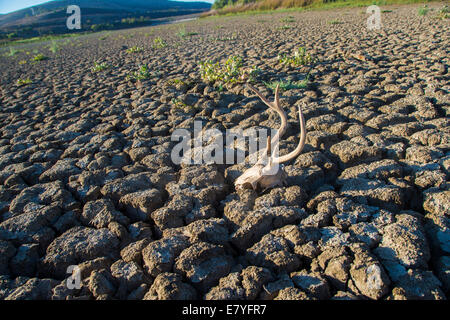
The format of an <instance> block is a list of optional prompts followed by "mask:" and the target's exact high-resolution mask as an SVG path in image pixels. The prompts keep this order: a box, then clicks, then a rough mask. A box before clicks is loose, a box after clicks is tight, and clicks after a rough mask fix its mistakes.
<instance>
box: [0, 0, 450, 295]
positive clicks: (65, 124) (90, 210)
mask: <svg viewBox="0 0 450 320" xmlns="http://www.w3.org/2000/svg"><path fill="white" fill-rule="evenodd" d="M439 6H441V5H440V4H432V5H430V7H432V8H437V7H439ZM417 8H418V7H417V6H393V7H389V8H387V9H390V10H392V11H391V12H384V13H383V14H382V23H383V29H382V30H381V31H377V32H368V31H367V30H366V29H365V21H366V19H367V15H366V14H365V9H364V8H357V9H343V10H336V11H317V12H306V13H275V14H269V15H253V16H241V17H226V18H218V19H206V20H199V21H194V22H189V23H186V29H187V30H188V31H190V32H196V33H197V35H193V36H191V37H190V38H188V39H185V40H182V39H180V38H179V37H178V36H177V35H176V32H177V30H178V28H179V26H177V25H170V26H160V27H151V28H142V29H133V30H126V31H115V32H109V33H106V34H105V33H102V34H94V35H88V36H82V37H79V38H73V39H69V40H62V41H59V42H58V43H59V44H61V50H60V51H58V52H57V54H52V53H50V52H49V51H48V49H46V48H45V47H44V46H46V45H48V44H45V43H44V44H30V45H29V46H27V47H26V48H25V49H23V51H22V52H19V53H17V55H16V56H14V57H5V56H3V55H2V57H1V58H0V73H1V89H0V90H1V91H0V107H1V111H0V119H1V120H0V121H1V128H0V133H1V139H0V170H1V171H0V183H1V186H0V274H1V276H0V298H1V299H111V298H112V299H445V298H446V297H448V296H449V292H450V291H449V290H450V271H449V269H450V229H449V228H450V222H449V214H450V208H449V202H450V201H449V197H450V191H449V190H448V186H449V184H448V178H449V166H450V157H449V143H450V131H449V118H448V116H449V111H450V109H449V95H448V90H449V81H448V80H449V77H448V64H449V56H450V54H449V48H450V46H449V36H448V27H449V22H448V20H437V19H434V18H433V14H432V13H431V14H429V15H427V16H424V17H420V16H418V14H417ZM286 16H292V17H293V18H294V20H295V22H291V23H289V25H290V26H291V28H289V29H286V28H284V29H283V28H280V27H282V26H283V25H285V24H286V23H285V22H282V21H280V19H282V18H285V17H286ZM336 19H338V20H339V21H341V22H342V23H340V24H331V23H329V22H330V21H332V20H336ZM157 36H161V37H162V38H163V39H164V40H165V41H166V42H167V44H168V46H167V47H165V48H161V49H153V48H152V41H153V39H154V38H155V37H157ZM217 38H220V40H218V39H217ZM134 45H137V46H142V47H143V48H144V50H143V51H142V52H138V53H135V54H129V53H127V52H126V48H129V47H131V46H134ZM300 45H302V46H305V47H306V48H307V50H308V51H309V52H311V53H313V54H314V55H315V56H317V57H318V58H319V60H320V63H319V64H318V65H316V66H315V67H314V69H313V71H312V72H311V79H310V80H311V84H310V85H309V87H308V88H306V89H292V90H287V91H284V92H282V96H281V101H282V104H283V106H284V108H285V109H286V111H287V112H288V117H289V122H290V127H289V129H288V131H287V133H286V135H285V137H284V138H283V139H282V143H281V153H286V152H288V151H290V150H292V149H293V148H294V147H295V145H296V144H297V142H298V137H299V132H298V131H299V129H298V115H297V112H296V110H297V105H298V104H300V103H306V107H305V108H304V114H305V117H306V121H307V122H306V123H307V130H308V137H307V144H306V146H305V149H304V151H303V153H302V154H301V155H300V156H299V157H298V158H297V159H296V160H293V161H291V162H289V163H287V165H286V167H285V169H286V171H287V172H288V174H289V179H288V186H287V187H284V188H275V189H273V190H270V191H268V192H266V193H263V194H257V193H255V192H254V191H243V192H239V193H236V192H235V190H234V187H233V179H234V177H236V176H237V175H238V174H239V173H240V172H242V170H243V168H242V166H239V165H235V166H231V165H228V166H226V165H197V166H183V167H179V166H176V165H173V164H172V162H171V160H170V152H171V150H172V147H173V146H174V144H175V143H176V142H171V138H170V134H171V132H173V130H174V129H176V128H189V129H190V130H192V125H193V121H194V120H201V121H203V125H204V128H217V129H219V130H221V131H224V130H225V129H226V128H233V127H241V128H248V127H252V126H261V127H275V128H276V127H277V126H278V123H279V119H278V118H277V116H276V114H274V113H273V112H272V111H268V110H267V108H266V107H265V106H264V105H263V104H262V103H261V102H260V101H259V99H258V98H257V97H255V96H254V94H252V93H251V92H250V91H249V90H248V89H247V88H245V86H244V85H243V84H236V85H234V86H232V87H230V88H229V89H227V90H225V91H223V92H221V93H220V92H217V91H215V90H214V89H213V87H212V86H209V85H206V84H204V83H203V82H202V81H201V79H200V75H199V71H198V68H197V62H198V61H201V60H204V59H206V58H208V59H214V60H216V59H221V58H225V57H228V56H229V55H232V54H236V55H240V56H241V57H242V58H243V60H244V63H245V64H246V65H247V66H257V67H259V68H260V69H261V70H262V75H261V76H262V77H263V78H262V79H260V80H259V83H258V87H259V88H262V87H263V86H262V85H261V83H262V82H261V81H262V80H266V81H272V80H276V79H280V78H285V79H293V80H296V79H301V78H302V77H303V76H304V73H303V72H302V70H299V69H295V68H286V67H282V66H280V65H279V64H278V61H277V55H278V54H279V53H288V54H289V53H292V51H293V50H294V49H295V48H297V47H298V46H300ZM27 50H28V51H29V52H33V50H37V51H39V52H42V53H44V54H45V55H47V56H49V59H48V60H44V61H40V62H38V63H35V64H31V63H27V64H22V65H20V64H19V63H18V62H19V61H20V60H22V59H30V57H31V55H27V53H26V51H27ZM355 53H356V54H359V55H362V56H363V57H365V58H364V59H359V58H355V56H353V55H352V54H355ZM94 61H98V62H106V63H108V64H109V65H111V66H112V67H111V68H110V69H108V70H105V71H102V72H98V73H93V72H91V70H90V69H91V68H92V66H93V62H94ZM143 63H148V64H149V66H150V70H151V72H152V77H151V78H150V79H149V80H145V81H142V82H141V83H140V84H136V83H133V82H131V81H128V80H127V79H126V75H127V74H129V73H130V72H131V71H135V70H137V69H138V68H139V66H140V65H141V64H143ZM24 77H30V79H31V80H32V81H33V83H32V84H30V85H26V86H20V87H19V86H17V85H16V81H17V79H19V78H24ZM173 78H178V79H182V80H183V81H185V82H188V83H189V84H188V85H178V86H171V85H169V84H167V80H168V79H173ZM264 94H266V95H271V92H270V91H269V90H267V89H264ZM174 98H175V99H179V100H180V101H182V102H184V103H185V104H186V105H188V106H189V107H179V106H178V107H176V106H174V104H173V103H172V99H174ZM69 265H78V266H79V268H80V270H81V277H82V286H81V289H74V290H69V289H68V288H67V287H66V283H65V278H67V277H68V276H69V275H68V274H67V273H66V269H67V267H68V266H69Z"/></svg>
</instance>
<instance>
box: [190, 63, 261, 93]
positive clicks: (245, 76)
mask: <svg viewBox="0 0 450 320" xmlns="http://www.w3.org/2000/svg"><path fill="white" fill-rule="evenodd" d="M199 68H200V75H201V77H202V79H203V80H204V81H206V82H209V83H213V84H216V85H218V86H219V88H221V87H222V86H223V84H227V83H237V82H244V81H250V82H252V81H255V78H256V76H257V75H258V74H259V72H260V70H259V69H258V68H256V67H253V68H244V67H243V63H242V58H241V57H238V56H230V57H229V58H228V59H227V60H226V61H225V62H224V63H223V64H221V63H219V62H212V61H210V60H207V61H202V62H200V63H199Z"/></svg>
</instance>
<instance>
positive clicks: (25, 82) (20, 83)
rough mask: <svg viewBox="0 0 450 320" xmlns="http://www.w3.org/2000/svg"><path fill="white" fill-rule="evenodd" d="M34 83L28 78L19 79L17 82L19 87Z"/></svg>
mask: <svg viewBox="0 0 450 320" xmlns="http://www.w3.org/2000/svg"><path fill="white" fill-rule="evenodd" d="M32 82H33V81H31V79H30V78H26V79H22V78H21V79H19V80H17V85H18V86H26V85H27V84H30V83H32Z"/></svg>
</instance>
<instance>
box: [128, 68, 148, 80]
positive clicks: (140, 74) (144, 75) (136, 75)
mask: <svg viewBox="0 0 450 320" xmlns="http://www.w3.org/2000/svg"><path fill="white" fill-rule="evenodd" d="M150 77H151V74H150V69H149V67H148V65H146V64H144V65H142V66H141V67H140V68H139V70H138V71H134V72H133V73H132V74H130V75H128V76H127V78H128V79H129V80H130V79H133V80H145V79H149V78H150Z"/></svg>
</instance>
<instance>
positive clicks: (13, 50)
mask: <svg viewBox="0 0 450 320" xmlns="http://www.w3.org/2000/svg"><path fill="white" fill-rule="evenodd" d="M17 52H19V50H17V49H16V48H13V47H9V52H8V53H7V54H6V55H7V56H9V57H14V56H15V55H16V53H17Z"/></svg>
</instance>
